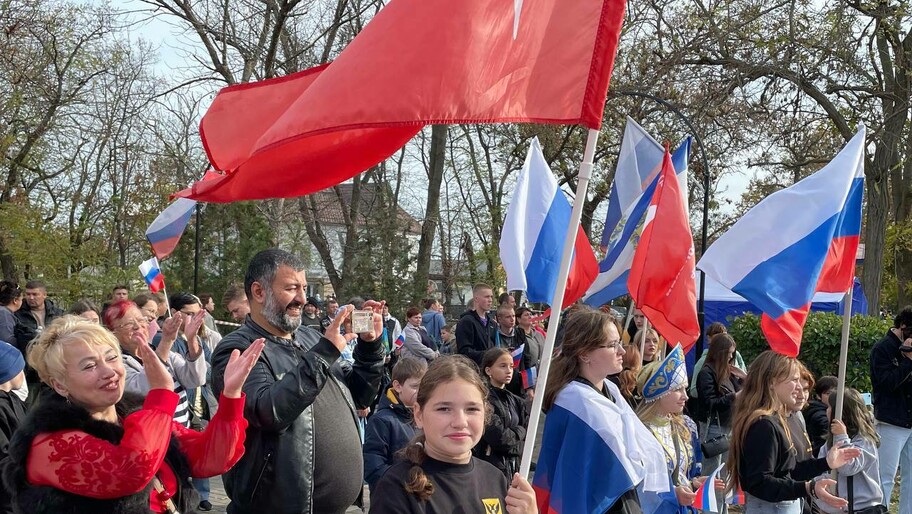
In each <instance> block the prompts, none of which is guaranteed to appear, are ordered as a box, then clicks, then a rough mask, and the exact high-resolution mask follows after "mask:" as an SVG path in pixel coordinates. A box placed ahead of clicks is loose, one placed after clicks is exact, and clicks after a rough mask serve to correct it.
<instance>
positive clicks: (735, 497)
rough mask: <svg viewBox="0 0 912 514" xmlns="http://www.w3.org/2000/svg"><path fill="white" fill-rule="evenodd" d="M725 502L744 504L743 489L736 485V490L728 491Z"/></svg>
mask: <svg viewBox="0 0 912 514" xmlns="http://www.w3.org/2000/svg"><path fill="white" fill-rule="evenodd" d="M725 503H727V504H729V505H744V490H743V489H741V486H738V490H737V491H732V492H729V493H728V496H726V497H725Z"/></svg>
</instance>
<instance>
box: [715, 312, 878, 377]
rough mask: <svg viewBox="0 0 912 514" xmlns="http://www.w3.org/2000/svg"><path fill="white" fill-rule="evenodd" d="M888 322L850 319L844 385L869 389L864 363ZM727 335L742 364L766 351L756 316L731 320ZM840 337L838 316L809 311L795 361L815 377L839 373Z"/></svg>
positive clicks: (864, 318) (867, 367) (868, 318)
mask: <svg viewBox="0 0 912 514" xmlns="http://www.w3.org/2000/svg"><path fill="white" fill-rule="evenodd" d="M889 329H890V322H889V321H887V320H882V319H880V318H877V317H873V316H859V315H856V316H852V324H851V328H850V330H849V353H848V359H847V361H846V364H847V365H846V385H848V386H850V387H854V388H855V389H858V390H859V391H870V390H871V377H870V375H869V366H868V362H869V360H870V354H871V347H873V346H874V344H875V343H877V341H879V340H880V339H881V338H882V337H883V336H884V334H885V333H886V332H887V330H889ZM728 333H729V334H731V336H732V337H733V338H734V339H735V341H736V342H737V344H738V351H739V352H741V355H742V356H743V357H744V361H745V362H747V363H748V364H750V362H751V361H753V360H754V359H755V358H756V357H757V355H759V354H760V352H762V351H764V350H768V349H769V345H768V344H767V342H766V339H765V338H764V337H763V333H762V332H761V331H760V317H759V316H757V315H755V314H745V315H744V316H740V317H737V318H734V319H732V320H731V325H730V326H729V327H728ZM841 337H842V316H837V315H836V314H833V313H830V312H811V313H810V315H808V319H807V322H806V323H805V324H804V338H803V341H802V342H801V353H800V354H799V355H798V358H799V359H800V360H801V362H803V363H804V364H805V365H806V366H807V367H808V369H810V370H811V372H813V373H814V375H815V376H818V377H820V376H823V375H833V376H836V375H837V373H838V372H839V342H840V339H841Z"/></svg>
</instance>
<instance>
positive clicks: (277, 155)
mask: <svg viewBox="0 0 912 514" xmlns="http://www.w3.org/2000/svg"><path fill="white" fill-rule="evenodd" d="M624 6H625V1H624V0H574V1H572V2H568V1H567V0H524V1H523V2H514V1H511V0H459V1H456V2H454V1H451V0H393V1H392V2H390V3H389V4H388V5H387V6H386V7H384V8H383V9H382V10H381V11H380V12H379V13H378V14H377V15H376V16H375V17H374V19H373V20H372V21H371V22H370V23H369V24H368V25H367V26H366V27H365V29H364V30H363V31H362V32H361V33H360V34H358V36H357V37H356V38H355V39H354V40H352V42H351V44H349V45H348V47H347V48H346V49H345V50H344V51H343V52H342V53H341V54H340V55H339V57H338V59H336V60H335V61H334V62H333V63H332V64H329V65H324V66H321V67H318V68H314V69H311V70H306V71H303V72H300V73H296V74H294V75H289V76H287V77H281V78H277V79H271V80H265V81H262V82H258V83H252V84H242V85H237V86H231V87H227V88H225V89H223V90H222V91H221V92H220V93H219V94H218V96H216V98H215V100H214V101H213V104H212V106H211V107H210V108H209V111H208V112H207V113H206V115H205V116H204V117H203V120H202V122H201V123H200V133H201V136H202V139H203V145H204V146H205V148H206V153H207V154H208V156H209V161H210V162H211V163H212V165H213V166H214V167H215V168H216V169H218V170H223V171H225V172H226V175H224V176H222V177H219V178H218V179H217V180H213V181H207V182H205V183H203V182H197V183H196V184H194V185H193V187H192V188H190V189H186V190H184V191H181V192H179V193H177V195H178V196H183V197H187V198H193V199H196V200H203V201H207V202H231V201H236V200H251V199H258V198H272V197H295V196H301V195H304V194H308V193H312V192H315V191H319V190H321V189H325V188H327V187H330V186H332V185H334V184H338V183H340V182H342V181H344V180H346V179H348V178H350V177H352V176H354V175H355V174H357V173H360V172H361V171H364V170H366V169H368V168H370V167H371V166H373V165H375V164H377V163H379V162H380V161H382V160H383V159H385V158H387V157H389V156H390V155H392V154H393V153H395V152H396V151H397V150H398V149H399V148H401V147H402V145H404V144H405V143H406V142H407V141H408V140H409V139H411V138H412V137H413V136H414V135H415V134H416V133H417V132H418V131H419V130H420V129H421V127H423V126H424V125H427V124H434V123H491V122H533V123H558V124H582V125H585V126H587V127H590V128H599V127H600V126H601V118H602V110H603V107H604V104H605V95H606V94H607V91H608V80H609V78H610V76H611V69H612V66H613V64H614V56H615V53H616V50H617V44H618V39H619V37H620V30H621V22H622V21H623V17H624Z"/></svg>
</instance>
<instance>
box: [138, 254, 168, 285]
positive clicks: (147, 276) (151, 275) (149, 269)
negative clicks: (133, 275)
mask: <svg viewBox="0 0 912 514" xmlns="http://www.w3.org/2000/svg"><path fill="white" fill-rule="evenodd" d="M139 273H140V275H142V277H143V280H145V281H146V285H148V286H149V290H150V291H152V292H153V293H157V292H159V291H161V290H162V289H164V288H165V276H164V275H162V272H161V268H160V267H159V265H158V259H156V258H155V257H152V258H151V259H149V260H147V261H143V263H142V264H140V265H139Z"/></svg>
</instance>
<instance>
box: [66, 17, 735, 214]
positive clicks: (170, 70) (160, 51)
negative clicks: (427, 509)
mask: <svg viewBox="0 0 912 514" xmlns="http://www.w3.org/2000/svg"><path fill="white" fill-rule="evenodd" d="M84 1H85V2H86V3H89V4H99V3H100V1H99V0H84ZM112 5H113V6H114V7H116V8H118V9H121V10H122V11H124V12H126V13H128V16H129V19H130V20H131V21H132V22H133V24H132V25H131V29H130V37H131V38H136V39H142V40H145V41H147V42H149V43H151V44H152V45H153V47H154V48H155V52H156V54H157V59H156V71H157V72H158V73H159V74H161V75H163V76H165V77H171V78H173V80H174V83H179V81H180V74H181V70H184V69H187V68H191V67H193V66H194V65H195V63H194V61H193V60H192V58H191V57H190V55H191V53H192V52H193V51H194V50H195V49H196V48H195V46H194V41H193V40H192V39H190V37H188V36H186V35H185V29H184V28H183V27H181V26H178V25H176V24H174V23H172V22H169V21H168V18H169V17H168V16H166V15H161V14H160V15H157V16H150V14H149V9H150V6H149V5H148V4H145V3H143V2H142V1H140V0H113V2H112ZM191 87H194V86H191ZM196 87H198V88H200V89H201V91H206V90H208V89H210V88H211V85H210V84H205V85H198V86H196ZM206 107H207V105H206V104H205V103H204V104H203V109H205V108H206ZM691 159H699V154H698V152H697V147H696V146H694V150H693V151H692V153H691ZM751 175H752V174H749V173H740V174H733V175H729V176H726V177H724V178H723V181H722V183H721V184H720V186H721V187H720V191H721V192H722V193H721V195H720V196H721V197H722V198H724V199H730V200H732V201H733V202H735V203H736V202H737V201H738V200H739V199H740V196H741V194H742V193H743V192H744V191H745V190H746V189H747V186H748V182H749V180H750V177H751ZM700 205H702V202H701V203H700ZM695 207H697V208H699V207H698V206H695ZM732 209H733V207H732ZM602 210H603V209H601V210H600V211H599V214H597V215H598V216H603V215H604V214H601V211H602Z"/></svg>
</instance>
